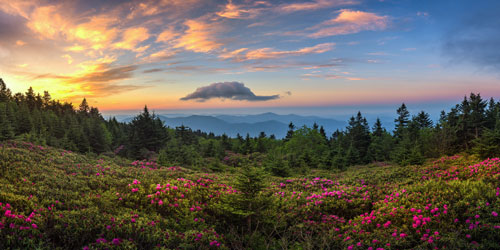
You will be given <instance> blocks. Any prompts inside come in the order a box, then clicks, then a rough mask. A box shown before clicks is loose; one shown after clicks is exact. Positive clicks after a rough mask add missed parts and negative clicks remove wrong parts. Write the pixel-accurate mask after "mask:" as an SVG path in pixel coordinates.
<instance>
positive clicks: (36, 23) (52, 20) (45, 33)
mask: <svg viewBox="0 0 500 250" xmlns="http://www.w3.org/2000/svg"><path fill="white" fill-rule="evenodd" d="M70 25H71V24H70V23H69V22H68V20H66V19H65V18H64V17H63V16H61V15H60V14H59V7H58V6H55V5H49V6H43V7H39V8H36V9H35V10H34V11H33V13H31V15H30V17H29V21H28V23H27V26H28V28H30V29H31V30H32V31H34V32H35V33H37V34H38V35H39V36H40V37H41V38H43V39H55V38H56V37H57V36H58V35H59V34H60V33H61V32H64V31H65V30H66V29H67V27H68V26H70Z"/></svg>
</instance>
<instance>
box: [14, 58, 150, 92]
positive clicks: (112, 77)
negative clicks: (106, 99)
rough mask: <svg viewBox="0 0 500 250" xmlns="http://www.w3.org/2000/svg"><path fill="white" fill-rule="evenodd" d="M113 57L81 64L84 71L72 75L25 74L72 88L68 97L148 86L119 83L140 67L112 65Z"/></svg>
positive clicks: (125, 90) (35, 78)
mask: <svg viewBox="0 0 500 250" xmlns="http://www.w3.org/2000/svg"><path fill="white" fill-rule="evenodd" d="M110 61H112V59H108V58H105V59H103V60H98V61H96V62H94V63H92V62H87V63H86V64H84V65H81V67H82V68H83V71H81V72H77V73H75V74H71V75H58V74H52V73H46V74H33V73H31V72H25V73H24V74H25V75H31V76H32V78H31V79H32V80H45V79H48V80H51V81H50V82H51V83H52V84H54V83H56V84H59V85H61V87H64V88H69V89H72V90H73V91H72V92H71V93H70V94H69V95H66V97H65V98H66V99H74V98H80V97H83V96H87V97H103V96H109V95H113V94H118V93H122V92H127V91H131V90H136V89H140V88H145V87H147V86H141V85H130V84H119V83H118V82H120V81H123V80H126V79H130V78H132V77H133V72H134V71H135V70H137V69H138V66H137V65H127V66H118V67H112V66H111V64H110V63H109V62H110Z"/></svg>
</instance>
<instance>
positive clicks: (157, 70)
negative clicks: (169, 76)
mask: <svg viewBox="0 0 500 250" xmlns="http://www.w3.org/2000/svg"><path fill="white" fill-rule="evenodd" d="M164 70H165V69H148V70H144V71H142V73H144V74H149V73H156V72H162V71H164Z"/></svg>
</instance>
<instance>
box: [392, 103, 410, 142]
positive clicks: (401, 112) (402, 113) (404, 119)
mask: <svg viewBox="0 0 500 250" xmlns="http://www.w3.org/2000/svg"><path fill="white" fill-rule="evenodd" d="M396 113H397V114H398V118H396V119H394V122H395V123H396V128H395V130H394V136H395V137H396V138H398V139H401V136H402V134H403V132H404V130H405V129H406V128H407V127H408V123H409V122H410V112H408V109H407V108H406V105H405V104H404V103H403V104H401V106H400V107H399V108H398V109H397V111H396Z"/></svg>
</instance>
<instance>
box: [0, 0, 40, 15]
mask: <svg viewBox="0 0 500 250" xmlns="http://www.w3.org/2000/svg"><path fill="white" fill-rule="evenodd" d="M38 2H39V1H36V0H16V1H12V0H0V10H2V11H3V12H5V13H8V14H11V15H19V16H22V17H24V18H26V19H29V12H30V11H31V10H32V9H33V8H34V7H35V6H36V5H38Z"/></svg>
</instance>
